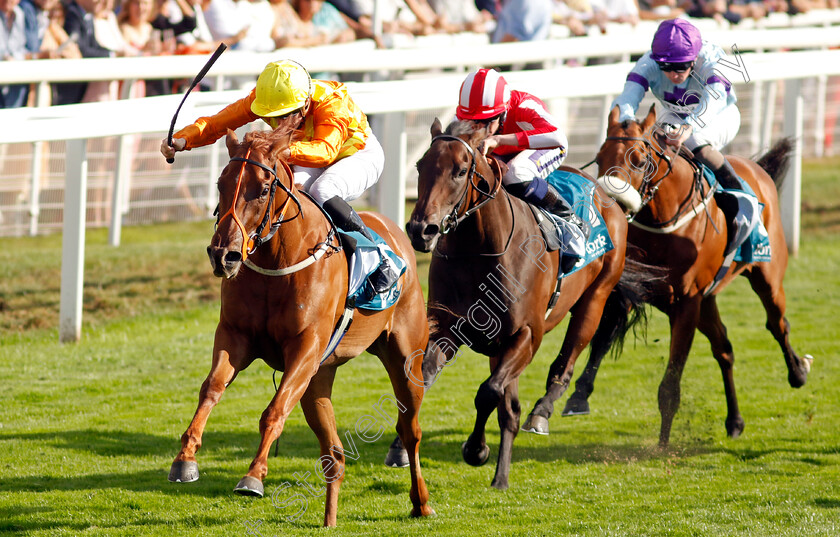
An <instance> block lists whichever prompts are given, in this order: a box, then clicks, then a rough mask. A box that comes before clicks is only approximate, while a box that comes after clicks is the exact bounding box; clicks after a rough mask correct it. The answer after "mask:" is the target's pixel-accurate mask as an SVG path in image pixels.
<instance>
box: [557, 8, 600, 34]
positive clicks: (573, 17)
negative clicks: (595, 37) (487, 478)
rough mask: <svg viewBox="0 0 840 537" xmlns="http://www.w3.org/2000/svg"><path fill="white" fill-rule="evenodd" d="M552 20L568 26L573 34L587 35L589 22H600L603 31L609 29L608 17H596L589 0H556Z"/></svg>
mask: <svg viewBox="0 0 840 537" xmlns="http://www.w3.org/2000/svg"><path fill="white" fill-rule="evenodd" d="M552 21H553V22H554V23H555V24H562V25H563V26H566V27H567V28H568V29H569V33H570V34H571V35H572V36H582V35H586V32H587V30H586V25H587V23H595V24H598V26H599V27H600V29H601V32H605V31H606V29H607V28H606V19H605V18H604V17H596V12H595V10H594V9H593V7H592V4H591V3H590V1H589V0H555V1H554V3H553V11H552Z"/></svg>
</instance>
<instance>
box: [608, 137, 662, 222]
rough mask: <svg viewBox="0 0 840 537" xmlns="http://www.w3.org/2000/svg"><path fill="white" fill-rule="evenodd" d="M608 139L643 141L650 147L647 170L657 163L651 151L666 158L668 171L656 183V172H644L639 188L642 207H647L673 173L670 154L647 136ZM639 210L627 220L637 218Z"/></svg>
mask: <svg viewBox="0 0 840 537" xmlns="http://www.w3.org/2000/svg"><path fill="white" fill-rule="evenodd" d="M606 140H615V141H623V142H642V143H643V144H644V145H645V147H647V148H648V149H649V151H647V152H645V168H644V169H645V170H648V169H650V168H653V167H656V163H654V162H653V158H652V157H651V153H654V154H656V156H657V157H659V160H660V162H661V161H663V160H664V161H665V162H667V163H668V171H667V172H665V173H664V174H663V175H662V177H660V178H659V180H658V181H656V182H655V183H654V182H653V179H654V176H655V174H651V175H648V174H644V176H643V179H642V185H641V188H639V194H641V196H642V205H641V208H643V207H645V206H646V205H647V204H648V203H650V202H651V200H652V199H653V198H654V196H656V191H657V190H659V186H660V184H661V183H662V181H663V180H665V178H666V177H668V176H669V175H671V171H672V169H673V168H672V162H671V157H670V156H668V155H667V154H665V152H664V151H661V150H659V149H657V148H655V147H654V146H653V144H652V143H650V140H649V139H647V138H645V137H642V136H607V138H606ZM633 145H634V146H635V144H633ZM625 154H626V152H625ZM641 208H640V209H639V211H641ZM639 211H636V212H635V213H633V214H630V215H628V216H627V220H628V221H631V222H632V221H633V218H635V217H636V215H637V214H639Z"/></svg>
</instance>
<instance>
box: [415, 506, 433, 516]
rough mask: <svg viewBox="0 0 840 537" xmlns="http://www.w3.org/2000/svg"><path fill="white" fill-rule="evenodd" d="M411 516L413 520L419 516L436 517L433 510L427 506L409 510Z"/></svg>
mask: <svg viewBox="0 0 840 537" xmlns="http://www.w3.org/2000/svg"><path fill="white" fill-rule="evenodd" d="M411 516H413V517H414V518H419V517H421V516H437V513H435V510H434V509H432V507H431V506H429V505H424V506H422V507H415V508H414V509H412V510H411Z"/></svg>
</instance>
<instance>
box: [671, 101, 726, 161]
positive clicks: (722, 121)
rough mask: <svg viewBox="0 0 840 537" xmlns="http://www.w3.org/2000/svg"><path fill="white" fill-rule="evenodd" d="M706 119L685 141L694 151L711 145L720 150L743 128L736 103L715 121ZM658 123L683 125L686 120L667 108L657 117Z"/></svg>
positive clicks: (724, 110)
mask: <svg viewBox="0 0 840 537" xmlns="http://www.w3.org/2000/svg"><path fill="white" fill-rule="evenodd" d="M701 119H704V120H706V121H705V123H706V124H705V126H704V127H701V128H699V129H698V128H694V129H693V130H692V133H691V136H689V137H688V139H687V140H686V141H685V144H683V145H685V146H686V147H687V148H688V149H691V150H692V151H694V150H695V149H697V148H698V147H701V146H704V145H710V146H712V147H713V148H714V149H717V150H718V151H720V150H721V149H722V148H723V147H724V146H726V145H728V144H729V143H730V142H731V141H732V140H734V139H735V135H736V134H738V129H740V128H741V112H740V111H739V110H738V107H737V106H735V105H730V106H727V107H726V108H724V109H723V111H722V112H721V113H720V114H719V115H718V116H717V117H716V118H714V121H708V118H701ZM657 122H658V123H671V124H674V125H681V124H682V123H683V122H684V120H683V119H681V118H680V117H679V116H678V115H676V114H674V113H673V112H670V111H668V110H666V111H665V112H664V113H663V114H662V116H660V117H658V118H657Z"/></svg>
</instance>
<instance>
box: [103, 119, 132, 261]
mask: <svg viewBox="0 0 840 537" xmlns="http://www.w3.org/2000/svg"><path fill="white" fill-rule="evenodd" d="M134 138H135V135H133V134H123V135H121V136H119V141H118V142H117V144H118V145H117V156H116V160H117V166H116V173H115V175H114V190H113V191H112V192H111V226H110V228H109V229H108V244H110V245H111V246H119V245H120V236H121V235H122V218H123V205H124V201H125V195H124V192H125V191H126V189H127V188H128V184H129V182H130V175H131V162H132V160H133V159H132V158H131V157H132V148H131V145H132V143H133V142H134Z"/></svg>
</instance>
